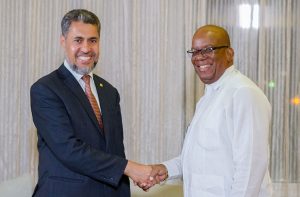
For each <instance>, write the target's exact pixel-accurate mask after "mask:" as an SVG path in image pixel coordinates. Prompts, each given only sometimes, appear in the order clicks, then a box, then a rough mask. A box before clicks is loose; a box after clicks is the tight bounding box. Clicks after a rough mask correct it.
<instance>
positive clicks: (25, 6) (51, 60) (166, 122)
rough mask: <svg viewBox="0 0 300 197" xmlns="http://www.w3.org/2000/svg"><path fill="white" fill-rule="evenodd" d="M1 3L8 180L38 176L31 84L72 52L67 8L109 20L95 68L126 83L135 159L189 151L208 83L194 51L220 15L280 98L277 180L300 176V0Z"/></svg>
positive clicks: (274, 160)
mask: <svg viewBox="0 0 300 197" xmlns="http://www.w3.org/2000/svg"><path fill="white" fill-rule="evenodd" d="M0 3H1V4H0V15H1V16H0V25H1V29H0V35H1V36H0V46H1V48H0V57H1V58H0V95H1V97H0V108H1V110H0V150H1V151H0V170H1V172H2V173H1V175H0V182H1V181H5V180H8V179H11V178H14V177H17V176H20V175H22V174H25V173H31V174H32V175H33V176H34V177H36V176H37V174H36V171H37V159H38V153H37V148H36V140H37V137H36V129H35V127H34V125H33V123H32V118H31V111H30V98H29V90H30V86H31V85H32V84H33V83H34V82H35V81H36V80H37V79H38V78H40V77H42V76H44V75H46V74H48V73H50V72H51V71H52V70H54V69H56V68H57V67H58V66H59V65H60V64H61V63H62V62H63V60H64V56H63V50H62V49H61V47H60V46H59V36H60V21H61V18H62V17H63V15H64V14H65V13H66V12H67V11H69V10H70V9H73V8H85V9H89V10H91V11H93V12H94V13H95V14H96V15H98V16H99V18H100V21H101V23H102V30H101V57H100V58H101V59H100V61H99V64H98V65H97V67H96V69H95V73H97V74H99V75H100V76H102V77H103V78H105V79H107V80H108V81H109V82H111V83H112V84H113V85H114V86H115V87H117V89H118V90H119V93H120V96H121V110H122V116H123V124H124V137H125V139H124V143H125V148H126V155H127V157H128V158H129V159H132V160H136V161H138V162H142V163H157V162H162V161H164V160H168V159H171V158H173V157H175V156H177V155H178V154H180V150H181V147H182V143H183V140H184V135H185V132H186V127H187V125H188V124H189V122H190V121H191V118H192V116H193V113H194V107H195V104H196V102H197V101H198V99H199V98H200V97H201V95H202V94H203V87H204V85H203V84H202V83H201V82H200V81H199V79H198V77H197V76H196V75H195V72H194V69H193V67H192V64H191V62H190V59H189V57H188V56H187V55H186V50H187V49H189V48H190V47H191V40H192V36H193V33H194V32H195V30H196V29H197V28H198V27H199V26H201V25H204V24H208V23H209V24H217V25H221V26H223V27H225V28H226V29H227V30H228V31H229V34H230V37H231V42H232V47H233V48H234V49H235V66H236V67H237V68H238V69H239V70H240V71H241V72H242V73H244V74H245V75H247V76H248V77H249V78H251V79H252V80H253V81H254V82H256V83H257V85H258V86H259V87H260V88H261V89H262V90H263V91H264V92H265V94H266V95H267V97H268V99H269V100H270V102H271V104H272V107H273V113H272V116H273V118H272V124H271V133H270V148H271V152H270V158H271V162H270V171H271V177H272V180H273V181H274V182H276V183H281V186H282V185H283V186H284V187H287V188H288V189H289V188H290V187H291V186H294V185H295V184H296V185H297V183H299V181H300V170H299V167H298V165H299V164H300V153H299V148H300V147H299V146H300V145H299V142H300V137H299V130H300V129H299V128H300V125H299V124H300V116H299V110H300V108H299V107H300V105H299V102H300V101H299V100H300V98H299V97H300V68H299V64H300V56H299V52H298V51H299V48H300V20H298V18H299V15H300V14H299V10H300V2H299V1H295V0H294V1H293V0H203V1H199V0H151V1H150V0H148V1H147V0H145V1H140V0H110V1H104V0H85V1H83V0H52V1H43V0H27V1H18V0H0ZM295 190H297V187H295V188H294V191H295ZM288 191H289V190H288ZM288 191H285V193H282V194H283V195H287V192H288Z"/></svg>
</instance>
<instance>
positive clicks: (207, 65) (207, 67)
mask: <svg viewBox="0 0 300 197" xmlns="http://www.w3.org/2000/svg"><path fill="white" fill-rule="evenodd" d="M209 67H211V65H209V64H206V65H200V66H198V68H199V69H200V71H201V72H205V71H207V70H208V69H209Z"/></svg>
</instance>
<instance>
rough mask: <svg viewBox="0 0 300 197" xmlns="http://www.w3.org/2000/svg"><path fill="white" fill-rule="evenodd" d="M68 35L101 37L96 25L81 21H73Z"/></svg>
mask: <svg viewBox="0 0 300 197" xmlns="http://www.w3.org/2000/svg"><path fill="white" fill-rule="evenodd" d="M67 35H71V36H75V37H78V36H79V37H99V35H98V31H97V26H96V25H92V24H88V23H83V22H81V21H74V22H72V23H71V25H70V28H69V31H68V34H67Z"/></svg>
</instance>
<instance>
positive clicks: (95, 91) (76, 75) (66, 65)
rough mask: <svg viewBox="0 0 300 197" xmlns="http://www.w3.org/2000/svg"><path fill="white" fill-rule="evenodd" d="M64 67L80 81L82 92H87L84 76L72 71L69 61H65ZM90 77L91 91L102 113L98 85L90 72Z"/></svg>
mask: <svg viewBox="0 0 300 197" xmlns="http://www.w3.org/2000/svg"><path fill="white" fill-rule="evenodd" d="M64 66H65V67H66V68H67V69H68V70H69V71H70V72H71V74H72V75H73V76H74V77H75V79H76V80H77V81H78V83H79V85H80V86H81V88H82V90H83V91H84V92H85V83H84V81H83V79H82V77H83V75H81V74H78V73H77V72H75V71H74V70H72V69H71V67H70V65H69V63H68V62H67V60H65V61H64ZM88 75H90V77H91V79H90V86H91V90H92V93H93V95H94V96H95V98H96V101H97V104H98V106H99V109H100V112H101V107H100V102H99V97H98V93H97V89H96V85H95V82H94V77H93V73H92V72H90V73H89V74H88Z"/></svg>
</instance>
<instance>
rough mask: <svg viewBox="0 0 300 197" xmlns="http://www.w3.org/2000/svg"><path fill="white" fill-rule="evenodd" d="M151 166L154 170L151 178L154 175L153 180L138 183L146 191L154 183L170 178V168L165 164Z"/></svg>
mask: <svg viewBox="0 0 300 197" xmlns="http://www.w3.org/2000/svg"><path fill="white" fill-rule="evenodd" d="M151 167H152V171H151V174H150V178H151V177H153V180H150V181H148V182H147V183H138V186H139V187H140V188H142V189H143V190H144V191H148V190H149V189H150V188H151V187H152V186H153V185H155V184H158V183H161V182H162V181H164V180H166V178H168V170H167V168H166V166H164V165H163V164H156V165H151Z"/></svg>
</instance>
